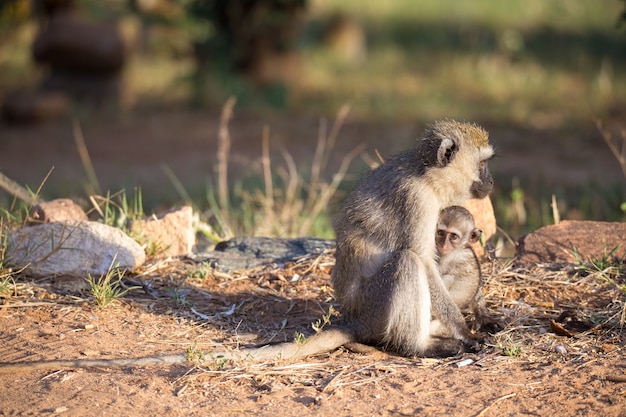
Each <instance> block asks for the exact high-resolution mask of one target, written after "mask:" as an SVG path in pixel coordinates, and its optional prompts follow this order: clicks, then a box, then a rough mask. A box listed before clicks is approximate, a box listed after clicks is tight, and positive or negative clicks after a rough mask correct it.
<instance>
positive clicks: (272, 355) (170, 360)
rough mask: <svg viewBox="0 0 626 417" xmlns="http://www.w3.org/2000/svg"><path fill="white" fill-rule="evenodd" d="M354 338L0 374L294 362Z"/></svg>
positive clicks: (23, 365) (27, 367) (4, 369)
mask: <svg viewBox="0 0 626 417" xmlns="http://www.w3.org/2000/svg"><path fill="white" fill-rule="evenodd" d="M354 341H355V338H354V336H353V335H352V334H351V333H349V332H348V331H346V330H343V329H338V328H335V329H328V330H325V331H323V332H321V333H318V334H316V335H315V336H312V337H311V338H309V339H308V340H307V341H306V342H305V343H295V342H293V343H281V344H278V345H268V346H263V347H259V348H251V349H241V350H232V351H223V352H208V353H201V354H198V355H194V354H193V353H189V354H185V353H178V354H171V355H155V356H145V357H142V358H118V359H70V360H50V361H31V362H18V363H0V374H3V373H8V372H24V371H36V370H42V369H76V368H92V367H93V368H124V367H144V366H171V365H182V364H187V363H188V364H194V363H196V364H198V365H202V364H204V363H209V362H214V361H222V360H227V361H233V362H235V363H241V362H246V361H248V362H262V361H264V360H277V359H280V360H297V359H302V358H305V357H308V356H312V355H317V354H320V353H324V352H329V351H331V350H334V349H337V348H338V347H340V346H342V345H344V344H346V343H350V342H354Z"/></svg>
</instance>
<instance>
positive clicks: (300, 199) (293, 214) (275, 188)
mask: <svg viewBox="0 0 626 417" xmlns="http://www.w3.org/2000/svg"><path fill="white" fill-rule="evenodd" d="M234 105H235V100H234V99H233V98H231V99H229V100H228V101H227V102H226V104H225V105H224V107H223V109H222V116H221V118H220V127H219V132H218V148H217V164H216V172H215V185H214V187H213V188H212V189H209V190H208V191H207V194H208V201H209V206H210V209H209V211H208V212H206V213H205V214H204V215H203V216H202V217H203V220H205V227H204V229H203V230H206V234H207V236H209V237H210V238H211V239H213V240H226V239H229V238H231V237H233V236H236V235H239V236H241V235H247V236H283V237H296V236H307V235H317V236H329V235H331V234H332V232H331V231H330V229H331V227H330V220H329V218H328V213H327V209H328V207H329V206H330V205H331V203H332V202H333V199H334V197H335V195H336V193H337V190H338V188H339V186H340V185H341V183H342V181H343V179H344V177H345V175H346V174H347V172H348V168H349V167H350V164H351V163H352V161H353V160H354V159H355V158H356V157H358V156H359V155H360V154H362V153H363V151H364V146H362V145H358V146H356V147H355V148H354V149H353V150H352V151H350V152H349V153H348V154H346V155H345V156H344V157H343V158H342V161H341V164H340V166H339V168H338V169H337V171H336V172H335V173H333V175H332V177H331V179H330V181H327V180H325V179H324V175H323V173H325V172H326V171H327V166H328V160H329V158H330V155H332V153H333V151H334V147H335V144H336V142H337V138H338V136H339V133H340V131H341V127H342V126H343V124H344V123H345V120H346V118H347V116H348V113H349V111H350V108H349V107H348V106H342V107H341V108H340V110H339V111H338V113H337V117H336V119H335V121H334V123H333V124H332V126H331V127H330V130H328V127H327V125H326V122H324V121H322V122H321V124H320V130H319V135H318V140H317V144H316V147H315V152H314V156H313V158H312V160H311V163H310V166H306V167H303V166H299V167H298V166H296V163H295V160H294V159H293V157H292V156H291V155H289V154H288V153H287V152H282V156H283V161H282V164H280V163H276V162H273V161H272V159H271V155H270V147H271V145H270V143H271V135H270V129H269V127H267V126H265V127H264V129H263V133H262V137H261V171H260V172H259V173H257V174H256V177H258V178H260V179H261V181H262V185H260V186H248V187H244V186H243V185H241V184H234V186H233V185H232V184H231V183H230V182H229V168H228V159H229V151H230V146H231V145H230V144H231V138H230V133H229V129H228V123H229V121H230V119H231V118H232V114H233V108H234ZM206 225H208V226H209V227H206Z"/></svg>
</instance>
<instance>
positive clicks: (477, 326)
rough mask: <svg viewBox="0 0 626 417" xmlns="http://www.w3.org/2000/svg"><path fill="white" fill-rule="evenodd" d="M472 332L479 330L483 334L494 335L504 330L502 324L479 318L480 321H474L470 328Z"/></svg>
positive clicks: (494, 320) (488, 318)
mask: <svg viewBox="0 0 626 417" xmlns="http://www.w3.org/2000/svg"><path fill="white" fill-rule="evenodd" d="M472 328H473V329H474V330H479V331H481V332H484V333H490V334H495V333H498V332H499V331H501V330H502V329H504V326H503V325H502V323H500V322H499V321H498V320H496V319H492V318H491V317H481V319H480V320H478V319H477V320H476V321H475V322H474V325H473V326H472Z"/></svg>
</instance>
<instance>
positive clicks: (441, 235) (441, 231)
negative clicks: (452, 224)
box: [437, 230, 446, 237]
mask: <svg viewBox="0 0 626 417" xmlns="http://www.w3.org/2000/svg"><path fill="white" fill-rule="evenodd" d="M445 235H446V233H445V232H444V231H443V230H437V236H438V237H444V236H445Z"/></svg>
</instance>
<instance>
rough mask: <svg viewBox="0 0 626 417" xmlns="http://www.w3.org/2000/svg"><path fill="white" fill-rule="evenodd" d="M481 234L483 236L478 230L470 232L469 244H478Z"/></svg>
mask: <svg viewBox="0 0 626 417" xmlns="http://www.w3.org/2000/svg"><path fill="white" fill-rule="evenodd" d="M482 234H483V231H482V230H480V229H479V228H476V229H474V230H472V232H471V233H470V237H469V243H476V242H478V241H479V240H480V237H481V236H482Z"/></svg>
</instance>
